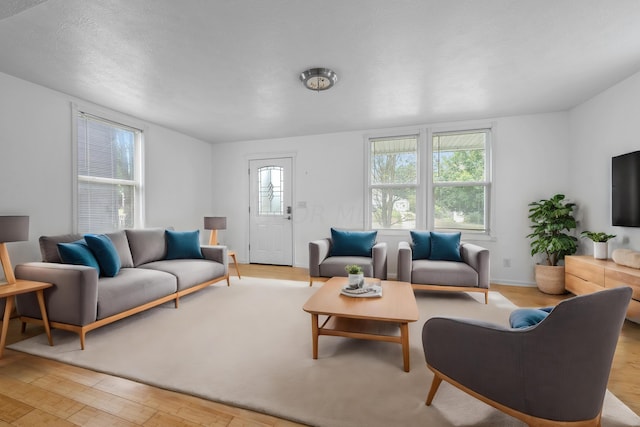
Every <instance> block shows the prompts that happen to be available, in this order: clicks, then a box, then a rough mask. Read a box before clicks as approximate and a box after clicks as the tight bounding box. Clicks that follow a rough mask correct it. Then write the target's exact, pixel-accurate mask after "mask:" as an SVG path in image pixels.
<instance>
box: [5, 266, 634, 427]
mask: <svg viewBox="0 0 640 427" xmlns="http://www.w3.org/2000/svg"><path fill="white" fill-rule="evenodd" d="M240 270H241V273H242V275H243V276H253V277H267V278H275V279H286V280H300V281H307V280H308V272H307V270H306V269H303V268H291V267H278V266H265V265H246V264H242V265H240ZM314 286H321V283H314ZM492 290H493V291H498V292H500V293H502V294H503V295H504V296H505V297H507V298H508V299H510V300H511V301H512V302H514V304H516V305H519V306H545V305H553V304H556V303H557V302H558V301H560V300H562V299H563V298H567V297H569V296H570V295H565V296H552V295H545V294H542V293H540V292H539V291H538V290H537V289H536V288H522V287H512V286H504V285H492ZM9 331H10V332H9V337H8V342H9V343H11V342H16V341H19V340H21V339H24V338H26V337H29V336H33V335H36V334H39V333H42V332H43V329H42V328H38V327H34V326H29V327H28V328H27V333H26V334H25V335H22V334H21V333H20V324H19V322H18V320H17V319H13V320H12V321H11V322H10V325H9ZM427 387H428V385H427V384H425V392H426V388H427ZM609 389H610V390H611V391H612V392H613V393H614V394H615V395H616V396H618V398H620V399H621V400H622V401H623V402H625V404H627V405H628V406H629V407H630V408H631V409H632V410H634V411H635V412H636V413H640V325H637V324H635V323H631V322H625V325H624V328H623V331H622V334H621V336H620V340H619V343H618V348H617V351H616V356H615V360H614V366H613V368H612V372H611V378H610V381H609ZM42 425H47V426H49V425H51V426H76V425H81V426H196V425H207V426H229V427H241V426H245V427H249V426H274V427H292V426H300V424H296V423H292V422H290V421H287V420H282V419H278V418H275V417H272V416H268V415H265V414H261V413H257V412H252V411H248V410H245V409H241V408H235V407H232V406H228V405H223V404H220V403H216V402H211V401H207V400H204V399H200V398H197V397H193V396H189V395H183V394H180V393H175V392H171V391H167V390H163V389H159V388H156V387H151V386H148V385H144V384H140V383H136V382H133V381H130V380H127V379H123V378H119V377H115V376H111V375H106V374H102V373H98V372H93V371H91V370H88V369H82V368H77V367H74V366H70V365H66V364H63V363H59V362H55V361H51V360H47V359H44V358H40V357H36V356H31V355H27V354H23V353H20V352H15V351H11V350H6V352H5V356H4V357H3V358H2V359H0V427H3V426H42Z"/></svg>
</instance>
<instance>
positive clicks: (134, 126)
mask: <svg viewBox="0 0 640 427" xmlns="http://www.w3.org/2000/svg"><path fill="white" fill-rule="evenodd" d="M81 115H86V116H87V117H88V118H90V119H93V120H96V121H100V122H103V123H106V124H109V125H113V126H115V127H121V128H124V129H130V130H132V131H133V132H134V133H135V142H134V144H135V148H134V179H133V181H131V180H122V179H117V178H103V177H87V176H85V177H84V178H83V179H81V178H80V176H79V175H78V120H79V118H80V116H81ZM146 132H147V126H146V125H144V124H143V123H141V122H138V121H136V120H134V119H132V118H130V117H127V116H124V115H122V114H118V113H115V112H110V111H106V110H102V109H99V108H96V107H90V106H85V105H78V104H75V103H71V139H72V141H71V154H72V156H71V159H72V168H71V169H72V183H73V184H72V186H73V190H72V204H73V206H72V209H73V215H72V217H73V231H74V233H78V232H80V230H79V213H78V205H79V196H78V188H79V183H80V182H95V183H103V184H125V185H132V187H133V194H134V217H133V224H134V228H143V227H144V218H145V213H144V212H145V206H144V205H145V197H144V176H145V173H144V144H145V134H146ZM131 183H133V184H131ZM111 231H116V230H91V231H90V232H111Z"/></svg>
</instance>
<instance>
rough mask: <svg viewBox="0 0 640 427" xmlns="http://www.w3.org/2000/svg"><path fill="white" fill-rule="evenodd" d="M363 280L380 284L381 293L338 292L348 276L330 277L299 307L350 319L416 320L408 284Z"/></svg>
mask: <svg viewBox="0 0 640 427" xmlns="http://www.w3.org/2000/svg"><path fill="white" fill-rule="evenodd" d="M365 281H366V282H367V283H377V284H380V285H382V297H371V298H354V297H349V296H346V295H342V294H341V293H340V290H341V289H342V287H343V286H345V285H346V284H347V283H348V279H347V278H346V277H332V278H331V279H329V280H328V281H327V282H325V284H324V285H323V286H322V287H321V288H320V289H318V291H316V293H315V294H314V295H313V296H312V297H311V298H309V300H308V301H307V302H306V303H305V304H304V306H303V307H302V309H303V310H304V311H306V312H307V313H312V314H324V315H329V316H338V317H347V318H352V319H371V320H382V321H390V322H415V321H417V320H418V318H419V313H418V306H417V304H416V298H415V295H414V293H413V289H412V288H411V284H409V283H406V282H395V281H388V280H383V281H380V280H378V279H369V278H367V279H365Z"/></svg>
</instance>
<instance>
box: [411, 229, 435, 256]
mask: <svg viewBox="0 0 640 427" xmlns="http://www.w3.org/2000/svg"><path fill="white" fill-rule="evenodd" d="M409 233H411V240H412V241H413V253H412V255H411V258H412V259H429V257H430V256H431V233H430V232H428V231H420V230H415V231H414V230H411V231H409Z"/></svg>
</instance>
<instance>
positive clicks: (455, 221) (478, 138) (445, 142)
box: [431, 129, 490, 232]
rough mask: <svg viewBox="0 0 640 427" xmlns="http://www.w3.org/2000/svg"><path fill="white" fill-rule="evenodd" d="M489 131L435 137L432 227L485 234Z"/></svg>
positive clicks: (445, 134) (446, 134) (451, 133)
mask: <svg viewBox="0 0 640 427" xmlns="http://www.w3.org/2000/svg"><path fill="white" fill-rule="evenodd" d="M488 139H489V130H488V129H484V130H474V131H466V132H446V133H434V134H433V135H432V143H433V145H432V151H431V152H432V185H433V228H434V229H436V230H437V229H453V230H461V231H476V232H478V231H481V232H486V231H487V230H488V226H487V200H488V195H489V185H490V183H489V180H488V174H487V170H488V168H487V156H486V152H487V141H488Z"/></svg>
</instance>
